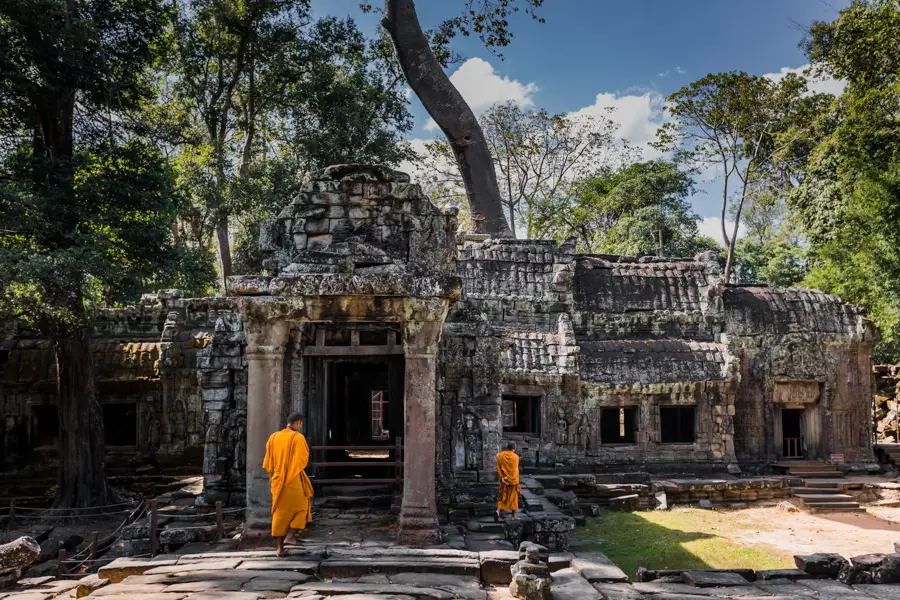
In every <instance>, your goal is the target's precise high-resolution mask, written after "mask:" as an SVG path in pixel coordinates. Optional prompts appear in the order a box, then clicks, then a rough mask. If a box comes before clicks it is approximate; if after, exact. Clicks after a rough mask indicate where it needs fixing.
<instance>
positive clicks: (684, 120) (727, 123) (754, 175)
mask: <svg viewBox="0 0 900 600" xmlns="http://www.w3.org/2000/svg"><path fill="white" fill-rule="evenodd" d="M805 91H806V83H805V80H804V79H803V78H801V77H799V76H796V75H789V76H787V77H785V78H784V79H782V80H781V82H778V83H775V82H773V81H771V80H769V79H767V78H765V77H757V76H753V75H748V74H746V73H739V72H729V73H717V74H713V75H707V76H706V77H704V78H702V79H699V80H697V81H695V82H693V83H691V84H689V85H687V86H685V87H683V88H681V89H680V90H678V91H677V92H675V93H674V94H672V95H671V96H669V105H668V112H669V114H670V115H671V116H672V121H670V122H668V123H666V124H665V125H663V127H661V128H660V130H659V134H658V143H657V145H658V147H660V148H664V149H675V150H676V151H677V154H676V156H677V160H678V161H679V162H681V163H683V164H686V165H688V166H689V167H691V168H693V169H714V170H715V171H714V172H715V173H716V175H717V176H718V177H719V178H720V179H721V181H722V202H721V221H722V240H723V242H724V243H725V247H726V248H727V249H728V255H727V259H726V262H725V273H724V277H725V280H726V281H729V280H730V279H731V273H732V271H733V269H734V263H735V246H736V244H737V236H738V229H739V227H740V223H741V213H742V211H743V208H744V205H745V202H746V201H747V198H748V197H749V195H750V192H751V190H753V188H754V187H755V186H756V185H757V183H758V182H759V181H760V180H761V179H762V177H763V173H764V171H765V169H764V167H765V165H768V164H770V162H771V156H772V154H773V153H775V152H778V151H779V150H780V148H778V147H776V146H775V145H774V144H773V142H772V140H773V139H774V137H775V136H776V133H777V132H778V131H779V130H780V129H782V128H784V127H785V126H786V123H788V122H789V121H790V119H791V117H792V115H793V113H794V112H795V110H796V105H797V103H798V101H799V100H800V99H801V98H802V97H803V94H804V93H805ZM729 213H731V215H732V217H733V219H734V227H733V229H732V231H731V233H729V232H728V231H727V226H726V222H725V220H726V217H727V216H728V215H729Z"/></svg>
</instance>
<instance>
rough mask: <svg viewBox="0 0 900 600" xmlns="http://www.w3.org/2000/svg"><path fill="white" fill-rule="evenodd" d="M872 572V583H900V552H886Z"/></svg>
mask: <svg viewBox="0 0 900 600" xmlns="http://www.w3.org/2000/svg"><path fill="white" fill-rule="evenodd" d="M871 572H872V583H881V584H885V583H900V554H885V555H884V556H883V557H882V559H881V562H879V563H878V564H877V565H875V566H874V567H872V569H871Z"/></svg>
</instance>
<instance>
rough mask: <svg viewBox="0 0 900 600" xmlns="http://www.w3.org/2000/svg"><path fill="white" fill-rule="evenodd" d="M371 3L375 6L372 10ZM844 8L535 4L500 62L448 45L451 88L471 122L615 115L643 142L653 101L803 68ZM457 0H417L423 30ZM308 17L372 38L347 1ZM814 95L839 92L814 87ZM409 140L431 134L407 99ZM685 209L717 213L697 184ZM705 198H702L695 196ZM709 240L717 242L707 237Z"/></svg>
mask: <svg viewBox="0 0 900 600" xmlns="http://www.w3.org/2000/svg"><path fill="white" fill-rule="evenodd" d="M376 3H377V0H376ZM848 4H849V0H715V1H714V0H676V1H673V0H625V1H607V0H545V7H544V8H543V9H542V10H541V15H542V16H543V17H545V18H546V22H545V23H543V24H540V23H536V22H533V21H531V20H530V19H528V18H527V17H526V16H524V15H521V16H517V17H516V18H515V19H513V21H512V22H511V27H512V30H513V32H514V36H515V37H514V39H513V43H512V45H511V46H510V47H509V48H506V49H505V50H504V51H503V53H504V60H501V59H499V58H497V57H496V56H494V55H492V54H491V53H490V52H489V51H487V50H486V49H485V48H484V47H483V46H482V45H481V43H480V41H479V40H478V39H477V38H459V39H457V40H455V42H454V46H453V48H454V50H456V51H457V52H459V53H460V54H461V55H462V56H463V58H464V59H465V62H463V63H462V64H461V65H454V66H453V67H452V68H451V74H452V76H451V78H452V79H453V81H454V83H456V84H457V87H459V88H460V90H461V91H462V93H463V95H464V96H465V97H466V99H467V100H468V101H469V103H470V104H471V105H472V106H473V108H474V109H475V110H476V112H479V111H481V110H483V109H485V108H487V106H490V105H491V104H493V103H495V102H499V101H505V100H513V101H516V102H519V103H521V104H523V105H526V106H533V107H536V108H544V109H546V110H548V111H550V112H562V113H569V112H577V111H582V112H587V113H590V112H591V111H592V110H599V109H600V108H601V107H606V106H614V107H615V109H616V110H615V120H617V121H619V122H620V123H621V129H620V131H619V133H620V135H622V136H623V137H625V138H627V139H629V141H631V142H633V143H637V144H643V143H645V142H646V141H648V139H649V138H650V137H652V134H653V132H654V131H655V129H656V127H657V126H658V124H659V123H660V122H662V119H664V115H663V113H662V110H661V109H662V98H663V97H664V96H665V95H666V94H669V93H671V92H673V91H675V90H677V89H678V88H680V87H681V86H683V85H685V84H687V83H690V82H691V81H694V80H695V79H699V78H700V77H703V76H704V75H706V74H707V73H714V72H719V71H728V70H743V71H747V72H748V73H754V74H759V75H764V74H774V73H779V72H782V71H783V70H785V69H798V68H801V67H803V66H804V65H805V64H806V62H807V60H806V57H805V56H804V55H803V51H802V50H801V48H800V47H799V46H798V44H799V42H800V41H801V39H802V38H803V35H804V32H805V30H806V28H807V27H808V26H809V24H810V23H811V22H812V21H814V20H817V19H818V20H829V21H830V20H833V19H834V18H836V16H837V14H838V11H839V10H840V9H841V8H843V7H844V6H846V5H848ZM462 5H463V2H462V0H420V1H419V2H417V9H418V12H419V18H420V21H421V22H422V24H423V26H425V27H429V26H431V25H433V24H436V23H438V22H440V21H441V20H442V19H444V18H447V17H449V16H452V15H453V11H454V10H456V9H459V8H460V7H461V6H462ZM313 7H314V11H315V13H316V14H317V15H325V14H332V15H341V16H345V15H348V14H349V15H353V16H354V18H355V19H356V21H357V23H358V24H359V25H360V27H361V28H362V29H363V30H364V31H366V33H368V34H371V35H374V34H375V33H376V32H377V28H378V17H376V16H374V15H363V14H362V13H361V11H360V10H359V9H358V1H357V0H313ZM820 89H822V90H826V91H834V90H838V89H840V86H836V84H835V83H834V82H823V83H822V84H820ZM411 109H412V112H413V114H414V116H415V128H414V129H413V131H412V132H411V134H410V137H411V138H413V139H429V138H432V137H434V136H435V135H438V134H439V132H436V131H434V130H433V129H431V130H429V129H427V128H426V126H427V123H428V115H427V114H426V113H425V111H424V109H423V108H422V107H421V105H420V104H419V103H418V101H416V100H415V99H413V101H412V105H411ZM700 188H701V193H699V194H697V195H696V196H695V197H694V199H693V204H694V209H695V211H696V212H697V213H698V214H699V215H700V216H702V217H704V218H707V221H706V222H705V223H704V225H705V227H704V229H707V228H709V229H710V230H712V231H715V229H716V225H717V223H712V222H711V221H710V220H709V219H711V218H713V217H715V215H716V214H718V211H719V208H718V202H719V200H718V197H717V195H716V194H715V190H716V187H715V184H712V183H707V184H705V185H701V186H700ZM704 190H705V191H706V193H702V191H704ZM717 237H718V236H717Z"/></svg>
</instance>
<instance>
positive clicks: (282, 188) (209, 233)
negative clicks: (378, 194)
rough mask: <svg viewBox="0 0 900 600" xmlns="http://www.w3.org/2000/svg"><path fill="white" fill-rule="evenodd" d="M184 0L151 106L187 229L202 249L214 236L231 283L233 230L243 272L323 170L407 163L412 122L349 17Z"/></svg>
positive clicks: (264, 4) (399, 90)
mask: <svg viewBox="0 0 900 600" xmlns="http://www.w3.org/2000/svg"><path fill="white" fill-rule="evenodd" d="M176 6H177V7H178V8H179V11H178V16H177V18H176V19H175V20H174V27H173V33H174V36H173V40H174V43H173V45H172V48H171V50H170V51H169V52H168V53H167V54H166V55H165V57H166V58H165V60H164V61H162V62H161V64H160V66H159V72H158V86H159V88H160V90H161V91H162V94H163V96H164V99H165V100H164V102H163V103H162V104H161V105H159V106H154V107H151V112H152V113H153V115H154V116H155V117H156V123H157V127H156V132H157V135H158V136H159V138H160V140H161V141H162V142H163V143H165V144H166V145H167V146H168V147H169V148H170V149H171V150H170V151H171V152H172V153H173V156H176V157H177V164H178V166H179V174H180V177H181V179H182V182H183V184H184V187H185V188H186V189H187V190H189V193H190V195H191V196H192V198H193V205H194V207H195V210H194V213H193V215H192V218H190V219H187V220H185V221H183V222H182V223H180V224H179V225H180V228H181V229H183V230H184V233H185V235H186V237H189V238H191V239H192V240H193V241H194V243H195V244H197V245H200V246H204V245H207V244H209V243H210V242H211V241H212V240H211V239H210V238H212V237H214V238H215V242H216V243H215V245H216V247H217V249H218V253H219V259H220V273H221V275H222V277H223V279H222V283H221V285H223V286H224V284H225V279H226V278H227V277H228V276H229V275H230V274H231V273H232V271H233V267H234V265H233V258H232V247H233V244H232V240H231V233H232V232H234V231H235V230H236V231H237V234H238V236H239V239H238V242H239V244H238V252H239V253H240V254H241V256H240V257H238V258H239V261H240V267H241V268H242V269H247V268H259V267H260V265H259V264H258V257H256V258H251V256H252V255H253V254H254V252H253V249H251V248H249V247H248V244H252V243H253V241H254V240H255V239H256V233H257V232H256V231H253V230H255V229H256V228H257V227H258V223H259V219H261V218H264V217H265V216H267V215H268V214H269V213H271V212H272V211H273V210H274V211H277V210H279V209H280V208H281V207H282V205H283V204H284V203H285V202H286V201H288V199H289V198H290V197H291V196H292V195H293V194H292V192H293V190H295V189H296V186H297V185H299V183H300V182H302V181H303V180H304V178H305V177H307V176H308V175H309V174H310V173H311V172H312V171H314V170H316V169H319V168H321V167H323V166H327V165H328V164H334V163H339V162H385V163H396V162H398V161H399V160H402V159H403V158H406V157H407V156H408V154H407V153H406V151H405V147H404V145H403V144H402V143H401V142H400V139H399V138H400V135H401V134H402V133H403V132H405V131H407V130H408V129H409V128H410V123H411V121H410V117H409V113H408V111H407V101H406V98H405V95H404V90H403V86H402V79H401V78H400V77H399V76H398V73H397V72H396V69H395V67H394V63H393V59H392V57H390V56H387V55H386V54H385V48H384V43H382V41H381V40H377V41H376V42H374V43H367V42H366V40H365V39H364V38H363V36H362V34H361V33H360V32H359V30H358V29H357V28H356V26H355V24H354V23H353V22H352V21H351V20H349V19H343V20H341V19H334V18H328V19H322V20H318V21H315V22H313V21H311V19H310V17H309V6H308V2H306V1H305V0H291V1H283V0H254V1H252V2H247V3H238V4H235V3H222V2H219V1H218V0H184V1H182V2H179V3H177V4H176ZM173 124H177V126H176V127H172V125H173ZM279 178H281V179H279ZM284 178H286V179H284ZM275 190H277V191H278V192H279V193H280V194H281V195H280V196H279V197H275V196H274V195H273V192H274V191H275ZM248 260H249V261H250V262H248Z"/></svg>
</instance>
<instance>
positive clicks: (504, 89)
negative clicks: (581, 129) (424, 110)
mask: <svg viewBox="0 0 900 600" xmlns="http://www.w3.org/2000/svg"><path fill="white" fill-rule="evenodd" d="M450 81H452V82H453V85H455V86H456V89H458V90H459V93H460V94H462V97H463V98H464V99H465V101H466V102H467V103H468V104H469V107H470V108H471V109H472V112H474V113H475V115H476V116H477V115H479V114H481V113H483V112H484V111H485V110H486V109H488V108H490V107H491V106H493V105H495V104H498V103H500V102H508V101H513V102H515V103H516V104H518V105H519V106H531V105H533V104H534V101H533V100H532V96H533V95H534V94H535V93H536V92H537V91H538V87H537V85H536V84H535V83H533V82H532V83H522V82H521V81H518V80H516V79H510V78H509V77H503V76H500V75H498V74H497V73H496V71H494V67H493V66H491V63H489V62H487V61H486V60H484V59H481V58H470V59H468V60H467V61H466V62H464V63H463V64H462V65H460V67H459V68H458V69H457V70H456V71H455V72H454V73H453V75H451V76H450ZM437 128H438V126H437V123H435V122H434V120H433V119H429V120H428V123H426V124H425V129H426V130H428V131H434V130H436V129H437Z"/></svg>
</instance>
